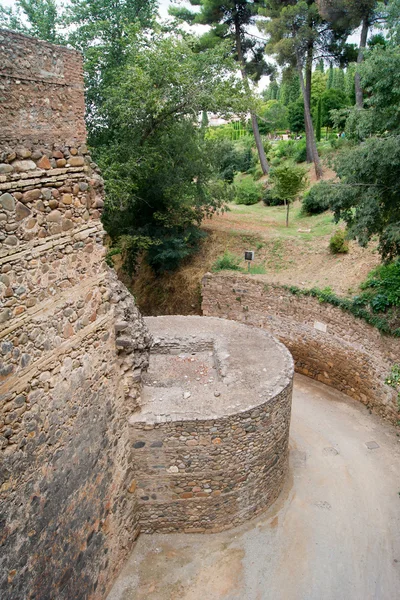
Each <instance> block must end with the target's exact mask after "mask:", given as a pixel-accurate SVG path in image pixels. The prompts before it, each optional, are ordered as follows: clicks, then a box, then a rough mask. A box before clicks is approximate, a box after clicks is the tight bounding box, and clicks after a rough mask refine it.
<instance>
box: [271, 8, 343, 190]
mask: <svg viewBox="0 0 400 600" xmlns="http://www.w3.org/2000/svg"><path fill="white" fill-rule="evenodd" d="M265 15H266V16H267V17H269V19H268V20H267V21H266V22H264V23H262V24H260V27H262V29H263V30H264V31H265V32H266V33H267V34H268V36H269V41H268V43H267V46H266V50H267V52H269V53H271V54H274V55H275V57H276V58H277V61H278V63H279V64H281V65H290V66H292V67H293V68H296V69H297V73H298V76H299V81H300V89H301V92H302V96H303V102H304V121H305V131H306V141H307V155H308V160H309V161H311V160H312V161H313V162H314V167H315V173H316V176H317V178H318V179H319V178H320V177H321V175H322V169H321V164H320V160H319V156H318V151H317V146H316V140H315V134H314V128H313V123H312V119H311V110H310V105H311V77H312V64H313V61H314V60H315V58H317V52H319V51H320V52H321V53H323V54H324V55H326V54H329V53H330V54H333V55H337V54H340V49H341V47H342V45H343V44H344V41H345V38H346V36H347V31H344V30H339V29H337V30H336V29H333V28H332V27H330V26H329V24H328V23H326V22H324V20H323V19H322V18H321V15H320V13H319V9H318V5H317V3H316V2H314V1H313V0H308V1H302V0H300V1H296V2H294V3H293V4H292V3H290V4H286V3H282V2H280V1H279V0H271V1H270V2H268V8H267V11H266V12H265ZM304 69H305V79H304Z"/></svg>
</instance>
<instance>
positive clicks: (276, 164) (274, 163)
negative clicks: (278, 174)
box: [271, 156, 281, 167]
mask: <svg viewBox="0 0 400 600" xmlns="http://www.w3.org/2000/svg"><path fill="white" fill-rule="evenodd" d="M280 164H281V159H280V158H278V157H277V156H275V157H274V158H273V159H271V167H279V165H280Z"/></svg>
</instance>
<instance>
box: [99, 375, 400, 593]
mask: <svg viewBox="0 0 400 600" xmlns="http://www.w3.org/2000/svg"><path fill="white" fill-rule="evenodd" d="M371 442H374V444H372V446H376V447H375V448H368V445H370V446H371V444H370V443H371ZM399 459H400V443H399V438H398V437H396V433H395V430H394V429H393V428H392V427H390V426H389V425H386V424H385V423H383V422H382V421H381V420H380V419H378V418H377V417H375V416H373V415H370V414H368V411H367V410H366V409H365V408H364V407H363V406H362V405H360V404H358V403H356V402H353V401H351V400H350V399H348V398H347V397H346V396H344V395H343V394H340V393H338V392H336V391H334V390H332V389H330V388H328V387H326V386H324V385H322V384H319V383H317V382H314V381H312V380H310V379H307V378H305V377H302V376H296V384H295V391H294V399H293V417H292V428H291V476H290V479H289V481H288V484H287V487H286V490H284V492H283V493H282V495H281V497H280V499H278V501H277V503H276V504H275V506H274V507H272V509H271V510H270V511H269V512H268V513H267V514H265V515H263V516H262V517H260V518H258V519H255V520H253V521H251V522H249V523H247V524H246V525H245V526H242V527H239V528H236V529H234V530H232V531H229V532H225V533H221V534H208V535H194V534H191V535H183V534H182V535H181V534H176V535H173V534H172V535H153V536H145V535H143V536H140V538H139V540H138V543H137V545H136V548H135V550H134V552H133V553H132V555H131V557H130V559H129V561H128V563H127V565H126V567H125V569H124V571H123V572H122V573H121V575H120V577H119V579H118V580H117V582H116V584H115V585H114V588H113V590H112V592H111V593H110V595H109V597H108V600H145V599H146V600H395V599H397V598H399V590H400V535H399V531H400V498H399V492H400V460H399Z"/></svg>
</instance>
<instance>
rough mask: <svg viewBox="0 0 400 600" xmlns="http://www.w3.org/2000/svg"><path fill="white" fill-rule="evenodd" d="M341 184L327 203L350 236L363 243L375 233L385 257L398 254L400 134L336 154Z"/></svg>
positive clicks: (399, 253)
mask: <svg viewBox="0 0 400 600" xmlns="http://www.w3.org/2000/svg"><path fill="white" fill-rule="evenodd" d="M335 170H336V172H337V174H338V176H339V178H340V183H337V184H333V185H332V186H331V198H330V206H331V208H332V210H333V211H334V213H335V219H336V221H339V220H340V219H343V220H344V221H345V222H346V224H347V227H348V234H349V236H350V237H351V238H353V239H357V240H358V242H359V244H360V245H361V246H366V245H367V244H368V242H369V241H370V240H371V238H372V237H373V236H374V235H377V236H378V238H379V251H380V253H381V255H382V257H383V258H384V259H392V258H393V257H396V256H399V255H400V136H399V135H393V136H390V137H382V138H378V137H375V138H369V139H368V140H366V141H365V142H363V143H362V144H360V145H359V146H357V147H355V148H353V149H351V150H350V151H349V152H346V153H344V154H342V155H340V156H339V158H338V159H337V161H336V164H335Z"/></svg>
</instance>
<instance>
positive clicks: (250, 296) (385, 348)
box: [202, 273, 400, 423]
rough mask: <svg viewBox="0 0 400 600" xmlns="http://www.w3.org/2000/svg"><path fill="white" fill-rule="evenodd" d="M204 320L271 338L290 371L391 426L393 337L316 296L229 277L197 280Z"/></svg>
mask: <svg viewBox="0 0 400 600" xmlns="http://www.w3.org/2000/svg"><path fill="white" fill-rule="evenodd" d="M202 296H203V301H202V309H203V314H204V315H205V316H214V317H222V318H225V319H233V320H235V321H240V322H242V323H246V324H247V325H252V326H253V327H257V328H259V327H260V328H262V329H264V330H267V331H269V332H270V333H272V335H274V336H276V337H277V338H278V339H279V340H280V341H281V342H282V343H284V344H285V346H287V348H288V349H289V350H290V352H291V353H292V356H293V358H294V362H295V370H296V372H298V373H302V374H303V375H307V377H312V378H313V379H317V380H318V381H321V382H322V383H325V384H327V385H329V386H331V387H333V388H336V389H337V390H339V391H341V392H343V393H345V394H347V395H348V396H350V397H352V398H354V399H355V400H359V401H360V402H362V403H363V404H366V405H367V406H368V408H370V409H371V410H374V411H375V412H377V413H378V414H380V415H381V416H382V417H385V418H386V419H388V420H390V421H392V422H393V423H397V422H398V419H399V406H398V401H397V392H396V391H395V390H394V389H393V388H392V387H390V386H389V385H387V384H386V379H387V377H388V376H389V374H390V372H391V369H392V367H393V365H394V364H397V363H398V362H399V361H400V340H399V338H394V337H390V336H387V335H382V334H381V333H380V332H379V331H378V330H377V329H376V328H374V327H372V326H371V325H368V324H367V323H366V322H365V321H363V320H362V319H357V318H356V317H354V316H353V315H352V314H350V313H346V312H344V311H343V310H341V309H340V308H337V307H336V306H332V305H330V304H324V303H321V302H319V300H318V299H317V298H310V297H306V296H301V295H300V296H295V295H293V294H292V293H291V292H290V291H289V290H287V289H285V288H284V287H283V286H280V285H271V284H266V283H265V282H264V281H262V280H259V279H257V278H256V277H248V276H246V275H242V274H236V273H235V274H233V273H216V274H212V273H207V274H206V275H205V276H204V278H203V286H202Z"/></svg>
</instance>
